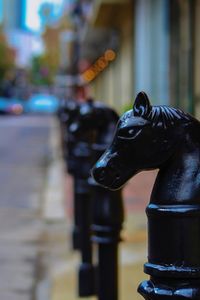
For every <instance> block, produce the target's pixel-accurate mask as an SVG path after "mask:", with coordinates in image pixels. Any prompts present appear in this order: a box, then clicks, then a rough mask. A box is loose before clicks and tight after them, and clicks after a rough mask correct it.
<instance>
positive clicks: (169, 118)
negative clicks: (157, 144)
mask: <svg viewBox="0 0 200 300" xmlns="http://www.w3.org/2000/svg"><path fill="white" fill-rule="evenodd" d="M144 118H145V119H146V120H148V121H150V122H151V123H152V125H153V126H154V127H156V126H162V127H163V128H167V127H169V126H173V125H175V124H178V123H179V122H184V121H185V122H186V123H187V122H191V121H192V120H194V118H193V117H192V116H191V115H189V114H187V113H185V112H183V111H182V110H180V109H178V108H174V107H169V106H165V105H160V106H152V107H151V110H150V112H149V114H148V115H147V116H145V117H144Z"/></svg>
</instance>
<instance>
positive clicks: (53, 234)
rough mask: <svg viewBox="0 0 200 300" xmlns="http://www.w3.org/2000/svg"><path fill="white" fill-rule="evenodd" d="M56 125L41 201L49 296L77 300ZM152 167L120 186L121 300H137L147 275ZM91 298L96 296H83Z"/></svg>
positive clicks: (66, 182)
mask: <svg viewBox="0 0 200 300" xmlns="http://www.w3.org/2000/svg"><path fill="white" fill-rule="evenodd" d="M58 136H59V134H58V128H55V131H54V133H53V135H52V145H53V147H54V150H55V151H54V157H53V160H52V165H51V166H50V168H49V175H48V180H47V187H46V193H45V205H44V209H43V214H44V218H45V220H46V224H47V230H46V237H45V238H46V245H48V255H47V258H46V265H47V267H48V274H49V275H48V276H49V281H50V286H51V293H50V294H51V295H50V300H78V299H81V298H78V296H77V269H78V265H79V259H80V257H79V253H77V252H74V251H72V250H71V229H72V205H73V202H72V178H71V177H70V176H69V175H68V174H66V173H65V170H64V165H63V161H62V158H61V155H60V149H59V141H58V138H57V137H58ZM155 176H156V172H155V171H151V172H144V173H141V174H138V175H137V176H136V177H135V178H133V179H131V180H130V181H129V183H128V184H127V185H126V187H125V188H124V192H123V195H124V205H125V222H124V230H123V232H122V237H123V242H122V243H121V244H120V251H119V294H120V297H119V298H120V299H122V300H132V299H135V300H139V299H141V296H140V295H138V293H137V287H138V285H139V283H140V282H141V281H143V280H145V279H146V278H147V276H146V275H145V274H144V273H143V264H144V262H145V261H146V260H147V254H146V253H147V245H146V237H147V232H146V215H145V208H146V206H147V204H148V202H149V197H150V192H151V189H152V185H153V182H154V178H155ZM83 299H90V300H95V299H96V297H90V298H83Z"/></svg>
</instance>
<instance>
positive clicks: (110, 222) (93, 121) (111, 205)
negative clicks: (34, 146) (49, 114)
mask: <svg viewBox="0 0 200 300" xmlns="http://www.w3.org/2000/svg"><path fill="white" fill-rule="evenodd" d="M118 119H119V117H118V115H117V114H116V112H115V111H113V110H112V109H111V108H109V107H107V106H105V105H103V104H102V103H99V102H93V101H89V102H87V103H86V104H84V105H82V107H81V109H80V113H79V116H78V118H77V120H76V121H75V122H74V123H73V124H72V125H71V127H70V130H71V132H73V133H74V134H76V136H82V135H83V134H86V133H87V132H90V133H91V150H92V160H93V163H94V162H95V161H96V160H97V159H98V158H99V157H100V156H101V154H102V153H103V152H104V150H105V149H106V147H107V146H108V145H109V143H110V141H111V140H112V138H113V134H114V129H115V126H116V123H117V121H118ZM88 182H89V185H90V189H91V195H92V203H93V221H92V224H93V225H92V230H93V235H92V240H93V241H94V242H95V243H97V245H98V268H97V297H98V299H99V300H117V299H118V243H119V241H120V231H121V228H122V223H123V203H122V196H121V191H116V192H111V191H109V190H107V189H105V188H102V187H101V186H99V185H97V184H96V183H95V182H94V181H93V180H92V178H89V180H88Z"/></svg>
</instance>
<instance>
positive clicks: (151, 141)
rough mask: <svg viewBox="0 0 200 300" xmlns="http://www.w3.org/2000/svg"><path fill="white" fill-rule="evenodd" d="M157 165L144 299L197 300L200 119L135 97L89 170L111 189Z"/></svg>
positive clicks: (199, 273) (199, 276) (141, 290)
mask: <svg viewBox="0 0 200 300" xmlns="http://www.w3.org/2000/svg"><path fill="white" fill-rule="evenodd" d="M156 168H158V169H159V172H158V175H157V178H156V181H155V184H154V187H153V191H152V194H151V198H150V203H149V205H148V206H147V209H146V212H147V216H148V262H147V263H145V265H144V271H145V273H147V274H149V275H150V280H148V281H144V282H142V283H141V284H140V286H139V288H138V291H139V293H140V294H142V295H143V297H144V298H145V299H146V300H161V299H162V300H183V299H192V300H199V299H200V123H199V121H198V120H196V119H195V118H193V117H192V116H190V115H189V114H186V113H184V112H183V111H181V110H179V109H175V108H172V107H167V106H151V104H150V102H149V99H148V97H147V95H146V94H145V93H144V92H141V93H139V94H138V95H137V97H136V100H135V103H134V105H133V109H132V110H130V111H128V112H126V113H125V114H124V115H123V116H122V117H121V118H120V121H119V123H118V126H117V131H116V134H115V137H114V140H113V142H112V144H111V146H110V147H109V148H108V149H107V150H106V152H105V153H104V154H103V156H102V157H101V158H100V159H99V161H98V162H97V163H96V165H95V167H94V168H93V176H94V178H95V180H96V181H97V182H98V183H100V184H101V185H103V186H105V187H108V188H109V189H112V190H115V189H118V188H120V187H121V186H122V185H123V184H125V183H126V181H127V180H128V179H130V178H131V177H132V176H134V175H135V174H137V173H138V172H140V171H143V170H151V169H156Z"/></svg>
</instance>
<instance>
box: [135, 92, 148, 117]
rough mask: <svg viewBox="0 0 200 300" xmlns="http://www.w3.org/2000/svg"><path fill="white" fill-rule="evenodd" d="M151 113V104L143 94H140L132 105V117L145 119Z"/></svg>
mask: <svg viewBox="0 0 200 300" xmlns="http://www.w3.org/2000/svg"><path fill="white" fill-rule="evenodd" d="M150 111H151V104H150V101H149V98H148V96H147V94H146V93H145V92H140V93H139V94H138V95H137V97H136V99H135V102H134V104H133V114H134V116H139V117H145V116H148V114H149V113H150Z"/></svg>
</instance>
